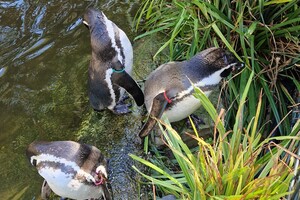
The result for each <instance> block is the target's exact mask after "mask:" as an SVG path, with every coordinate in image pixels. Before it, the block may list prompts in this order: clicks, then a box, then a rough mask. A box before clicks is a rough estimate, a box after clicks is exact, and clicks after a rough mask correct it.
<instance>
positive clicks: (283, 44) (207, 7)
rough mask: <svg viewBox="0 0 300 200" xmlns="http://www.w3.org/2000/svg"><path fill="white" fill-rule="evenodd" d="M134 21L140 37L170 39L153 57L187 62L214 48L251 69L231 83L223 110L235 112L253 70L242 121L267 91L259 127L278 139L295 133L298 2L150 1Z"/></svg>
mask: <svg viewBox="0 0 300 200" xmlns="http://www.w3.org/2000/svg"><path fill="white" fill-rule="evenodd" d="M142 19H143V20H142ZM136 21H137V23H136V27H142V28H143V29H142V30H143V31H144V33H142V34H140V35H139V36H138V37H137V38H136V39H139V38H142V37H145V36H147V35H149V34H153V33H160V34H164V35H165V36H166V37H165V38H166V40H167V41H166V42H165V43H164V44H163V45H162V46H161V48H160V49H159V50H158V51H157V53H156V54H155V55H154V57H156V56H157V55H158V54H159V53H161V52H162V51H163V50H164V49H167V50H168V52H169V59H170V60H184V59H188V58H190V57H191V56H193V55H195V54H196V53H197V52H199V51H200V50H202V49H205V48H208V47H211V46H221V47H224V48H227V49H229V50H230V51H231V52H233V53H234V54H235V55H236V57H237V58H238V59H239V60H241V61H243V62H245V63H246V66H247V68H248V70H244V72H243V73H242V75H241V76H239V77H237V78H235V80H234V81H230V82H229V83H228V87H227V88H226V92H227V93H228V95H226V98H228V99H227V100H226V101H225V106H226V107H227V108H229V107H235V108H237V106H238V105H237V102H238V101H237V100H238V98H240V93H241V92H242V91H243V90H244V87H245V83H246V82H247V79H248V77H249V75H250V73H251V72H252V71H254V72H255V80H254V82H255V84H253V85H251V88H250V89H249V96H248V104H247V107H246V108H245V112H249V115H247V118H245V119H244V120H247V121H248V122H249V120H251V119H252V118H253V117H254V116H255V112H254V111H255V108H256V107H257V99H258V97H259V92H260V90H263V96H262V98H263V99H262V104H264V106H263V107H262V110H261V112H262V115H261V116H263V118H262V119H258V120H259V123H258V126H259V127H260V128H262V129H263V132H264V133H265V135H264V137H267V136H268V135H269V133H271V132H272V130H273V129H274V132H276V133H279V134H280V135H285V134H286V133H289V132H291V124H290V118H289V117H290V113H289V110H290V109H291V107H292V106H293V105H295V104H296V103H295V101H294V99H293V96H292V95H293V94H291V91H289V89H290V88H291V86H290V85H292V88H295V87H296V88H297V90H300V87H299V79H300V72H299V66H300V42H299V36H300V8H299V3H298V1H296V0H293V1H291V0H290V1H288V0H276V1H275V0H271V1H263V0H259V1H250V0H246V1H241V0H238V1H229V0H228V1H219V0H213V1H208V0H206V1H199V0H193V1H176V0H173V1H164V0H146V1H144V3H143V5H142V6H141V8H140V12H139V15H137V17H136ZM289 92H290V93H289ZM292 92H293V91H292ZM228 102H230V104H229V103H228ZM223 103H224V102H223ZM226 103H227V104H228V105H226ZM278 105H286V106H278ZM234 115H235V110H234V109H231V110H230V109H229V110H228V113H227V115H226V117H227V119H228V120H227V121H228V122H229V123H230V124H231V125H232V124H233V123H234V119H235V116H234ZM287 115H289V117H286V118H284V117H285V116H287ZM266 119H267V120H266ZM275 129H276V130H275Z"/></svg>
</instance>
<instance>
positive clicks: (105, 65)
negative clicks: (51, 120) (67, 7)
mask: <svg viewBox="0 0 300 200" xmlns="http://www.w3.org/2000/svg"><path fill="white" fill-rule="evenodd" d="M83 23H84V24H85V25H86V26H87V27H88V28H89V30H90V36H91V47H92V57H91V61H90V66H89V70H88V71H89V72H88V73H89V79H88V85H89V99H90V103H91V105H92V107H93V108H94V109H95V110H97V111H100V110H103V109H105V108H108V109H110V110H111V111H113V112H114V113H117V114H122V113H127V112H129V110H128V107H127V105H125V104H121V103H120V99H121V97H122V95H123V94H124V89H125V90H126V91H127V92H128V93H129V94H130V95H131V96H132V97H133V98H134V100H135V102H136V104H137V105H138V106H141V105H143V104H144V94H143V92H142V90H141V89H140V87H139V86H138V85H137V83H136V82H135V81H134V80H133V79H132V77H131V76H130V75H131V72H132V65H133V50H132V45H131V43H130V41H129V39H128V37H127V36H126V34H125V33H124V31H122V30H121V29H120V28H118V27H117V26H116V25H115V24H114V23H113V22H112V21H110V20H109V19H108V18H107V17H106V16H105V15H104V13H103V12H101V11H98V10H96V9H94V8H89V9H87V11H86V12H85V14H84V21H83ZM123 88H124V89H123Z"/></svg>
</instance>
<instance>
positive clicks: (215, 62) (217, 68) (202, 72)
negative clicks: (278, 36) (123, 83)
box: [139, 47, 243, 138]
mask: <svg viewBox="0 0 300 200" xmlns="http://www.w3.org/2000/svg"><path fill="white" fill-rule="evenodd" d="M242 66H243V64H242V63H240V62H238V60H237V59H236V58H235V57H234V56H233V55H232V54H231V53H229V52H228V51H226V50H224V49H222V48H215V47H213V48H209V49H206V50H204V51H202V52H200V53H198V54H196V55H195V56H194V57H192V58H191V59H190V60H187V61H182V62H169V63H166V64H163V65H161V66H159V67H158V68H157V69H156V70H154V71H153V72H152V73H150V75H149V76H148V77H147V79H146V82H145V90H144V94H145V105H146V108H147V111H148V112H149V113H150V117H149V118H148V121H147V122H146V123H145V124H144V126H143V128H142V129H141V131H140V133H139V136H140V137H141V138H143V137H145V136H147V135H148V134H149V132H150V131H151V130H152V128H153V127H154V126H155V124H156V120H155V119H153V118H152V117H155V118H160V117H161V116H162V114H165V115H166V116H167V118H168V120H169V121H170V122H176V121H179V120H181V119H184V118H186V117H188V116H189V115H191V114H192V113H193V112H195V111H196V110H197V109H198V108H199V107H200V105H201V103H200V101H199V100H198V99H196V98H195V97H194V96H193V92H194V90H193V86H192V84H191V82H192V83H193V84H194V85H195V86H197V87H200V88H201V89H202V91H203V92H204V93H205V94H206V95H207V96H208V95H209V94H210V93H211V92H212V90H213V89H214V88H216V87H217V85H218V84H219V82H220V81H221V79H222V78H224V77H226V76H228V75H229V74H230V73H231V72H232V71H233V70H236V69H239V68H240V67H242Z"/></svg>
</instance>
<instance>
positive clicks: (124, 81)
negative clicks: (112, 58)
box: [111, 62, 144, 106]
mask: <svg viewBox="0 0 300 200" xmlns="http://www.w3.org/2000/svg"><path fill="white" fill-rule="evenodd" d="M119 65H121V63H120V62H118V63H117V64H115V65H113V66H112V67H113V69H114V70H115V69H118V68H120V67H119ZM121 66H123V65H121ZM121 69H124V68H121ZM111 80H112V82H113V83H114V84H116V85H118V86H120V87H122V88H124V89H125V90H126V91H127V92H128V93H129V94H130V95H131V96H132V97H133V98H134V101H135V102H136V104H137V105H138V106H141V105H143V104H144V93H143V92H142V90H141V88H140V87H139V86H138V84H137V83H136V82H135V80H133V78H132V77H131V76H130V75H129V74H128V73H127V72H126V71H125V70H119V69H118V71H117V70H115V71H114V72H113V74H112V77H111Z"/></svg>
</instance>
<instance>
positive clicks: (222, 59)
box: [201, 47, 244, 78]
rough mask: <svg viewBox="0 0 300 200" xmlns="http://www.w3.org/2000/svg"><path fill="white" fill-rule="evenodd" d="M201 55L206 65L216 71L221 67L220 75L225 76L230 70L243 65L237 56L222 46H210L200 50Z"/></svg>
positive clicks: (237, 68)
mask: <svg viewBox="0 0 300 200" xmlns="http://www.w3.org/2000/svg"><path fill="white" fill-rule="evenodd" d="M201 57H202V59H203V60H204V62H205V63H206V65H207V66H210V67H213V68H215V70H216V71H218V70H220V69H223V71H222V73H221V74H220V76H221V77H223V78H224V77H227V76H228V75H229V74H230V73H231V72H233V71H236V70H239V69H240V68H242V67H244V63H241V62H239V61H238V60H237V58H236V57H235V56H234V55H233V54H232V53H231V52H229V51H227V50H225V49H223V48H217V47H212V48H209V49H206V50H204V51H202V52H201Z"/></svg>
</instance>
